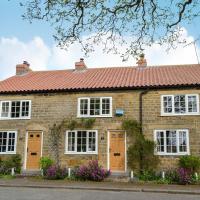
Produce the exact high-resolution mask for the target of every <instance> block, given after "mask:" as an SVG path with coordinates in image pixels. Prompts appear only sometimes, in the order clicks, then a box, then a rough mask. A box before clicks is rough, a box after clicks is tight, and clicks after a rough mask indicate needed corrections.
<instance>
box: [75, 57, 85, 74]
mask: <svg viewBox="0 0 200 200" xmlns="http://www.w3.org/2000/svg"><path fill="white" fill-rule="evenodd" d="M85 69H87V66H86V64H85V62H84V59H83V58H80V61H79V62H75V70H77V71H81V70H85Z"/></svg>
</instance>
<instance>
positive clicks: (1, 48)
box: [0, 37, 50, 79]
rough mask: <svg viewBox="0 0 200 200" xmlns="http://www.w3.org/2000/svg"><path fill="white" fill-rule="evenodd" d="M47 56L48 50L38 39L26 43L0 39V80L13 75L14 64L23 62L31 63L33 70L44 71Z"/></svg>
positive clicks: (13, 39)
mask: <svg viewBox="0 0 200 200" xmlns="http://www.w3.org/2000/svg"><path fill="white" fill-rule="evenodd" d="M49 56H50V50H49V49H48V47H47V46H46V45H45V44H44V42H43V40H42V39H41V38H39V37H35V38H34V39H33V40H32V41H30V42H28V43H24V42H22V41H19V40H18V39H17V38H1V39H0V71H1V73H0V79H2V78H5V77H9V76H11V75H14V74H15V66H16V64H19V63H22V62H23V61H24V60H27V61H28V62H30V63H31V65H32V68H33V70H39V69H46V67H47V65H46V64H47V62H48V59H49Z"/></svg>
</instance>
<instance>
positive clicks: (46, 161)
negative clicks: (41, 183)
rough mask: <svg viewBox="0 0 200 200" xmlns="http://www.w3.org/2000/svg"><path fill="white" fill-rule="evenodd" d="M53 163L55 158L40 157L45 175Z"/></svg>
mask: <svg viewBox="0 0 200 200" xmlns="http://www.w3.org/2000/svg"><path fill="white" fill-rule="evenodd" d="M53 163H54V162H53V160H52V159H51V158H49V157H42V158H40V168H41V169H42V171H43V175H44V176H46V174H47V170H48V168H49V167H51V166H52V165H53Z"/></svg>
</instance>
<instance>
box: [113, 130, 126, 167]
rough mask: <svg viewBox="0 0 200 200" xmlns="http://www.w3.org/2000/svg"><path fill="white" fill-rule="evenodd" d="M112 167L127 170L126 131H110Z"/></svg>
mask: <svg viewBox="0 0 200 200" xmlns="http://www.w3.org/2000/svg"><path fill="white" fill-rule="evenodd" d="M109 150H110V169H111V171H125V132H124V131H111V132H110V149H109Z"/></svg>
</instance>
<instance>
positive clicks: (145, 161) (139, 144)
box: [122, 119, 159, 173]
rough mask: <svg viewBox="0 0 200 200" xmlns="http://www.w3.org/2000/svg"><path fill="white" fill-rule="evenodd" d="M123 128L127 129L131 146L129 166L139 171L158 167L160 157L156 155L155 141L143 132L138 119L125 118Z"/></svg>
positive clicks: (128, 155) (129, 149)
mask: <svg viewBox="0 0 200 200" xmlns="http://www.w3.org/2000/svg"><path fill="white" fill-rule="evenodd" d="M122 128H123V129H124V130H126V132H127V135H128V139H129V144H130V145H129V147H128V150H127V157H128V166H129V167H130V168H131V169H132V170H135V171H137V172H140V173H142V172H144V171H152V170H154V169H156V167H157V165H158V163H159V158H158V157H157V156H155V155H154V148H155V143H154V142H153V141H151V140H148V139H146V138H145V137H144V135H143V134H142V128H141V126H140V124H139V123H138V122H137V121H136V120H132V119H131V120H130V119H127V120H124V121H123V122H122Z"/></svg>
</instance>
